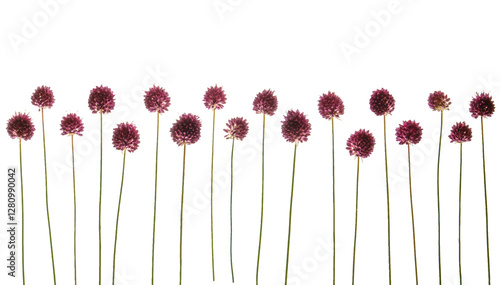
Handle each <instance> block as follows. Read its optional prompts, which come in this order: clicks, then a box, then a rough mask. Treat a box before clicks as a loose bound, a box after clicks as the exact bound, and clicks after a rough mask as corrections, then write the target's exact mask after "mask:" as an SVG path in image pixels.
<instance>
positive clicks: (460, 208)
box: [458, 143, 462, 285]
mask: <svg viewBox="0 0 500 285" xmlns="http://www.w3.org/2000/svg"><path fill="white" fill-rule="evenodd" d="M458 272H459V274H460V285H462V143H460V181H459V183H458Z"/></svg>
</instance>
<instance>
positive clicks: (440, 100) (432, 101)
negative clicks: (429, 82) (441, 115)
mask: <svg viewBox="0 0 500 285" xmlns="http://www.w3.org/2000/svg"><path fill="white" fill-rule="evenodd" d="M427 103H428V104H429V107H430V108H431V109H432V110H434V111H444V110H449V109H450V105H451V101H450V98H448V95H446V94H444V93H443V92H442V91H435V92H434V93H431V94H430V95H429V98H428V99H427Z"/></svg>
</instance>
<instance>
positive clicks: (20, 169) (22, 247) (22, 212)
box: [19, 138, 26, 285]
mask: <svg viewBox="0 0 500 285" xmlns="http://www.w3.org/2000/svg"><path fill="white" fill-rule="evenodd" d="M19 172H20V174H21V266H22V271H23V285H24V284H26V283H25V282H26V280H25V277H24V191H23V190H24V189H23V155H22V148H21V138H19Z"/></svg>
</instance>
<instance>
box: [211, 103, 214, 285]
mask: <svg viewBox="0 0 500 285" xmlns="http://www.w3.org/2000/svg"><path fill="white" fill-rule="evenodd" d="M213 110H214V115H213V122H212V164H211V172H210V234H211V235H210V237H211V242H212V277H213V281H215V258H214V148H215V147H214V146H215V144H214V141H215V108H213Z"/></svg>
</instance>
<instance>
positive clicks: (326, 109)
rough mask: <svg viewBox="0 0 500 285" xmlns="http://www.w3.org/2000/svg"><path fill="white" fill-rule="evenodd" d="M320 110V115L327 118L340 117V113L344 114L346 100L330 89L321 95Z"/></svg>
mask: <svg viewBox="0 0 500 285" xmlns="http://www.w3.org/2000/svg"><path fill="white" fill-rule="evenodd" d="M318 110H319V113H320V115H321V116H322V117H323V118H325V119H327V120H330V119H332V118H337V119H338V118H339V117H340V115H344V102H342V99H340V97H339V96H337V95H336V94H335V93H333V92H330V91H328V93H326V94H323V95H322V96H321V97H319V101H318Z"/></svg>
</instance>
